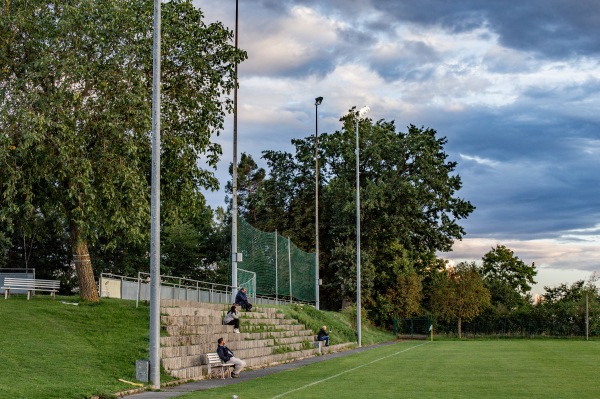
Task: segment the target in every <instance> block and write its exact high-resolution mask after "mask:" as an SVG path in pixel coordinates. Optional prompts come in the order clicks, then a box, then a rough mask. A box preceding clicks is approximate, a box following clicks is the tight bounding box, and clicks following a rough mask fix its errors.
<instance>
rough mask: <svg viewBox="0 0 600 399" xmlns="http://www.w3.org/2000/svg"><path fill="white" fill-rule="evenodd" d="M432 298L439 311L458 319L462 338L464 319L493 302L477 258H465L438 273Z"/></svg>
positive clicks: (433, 304) (459, 334) (449, 317)
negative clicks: (471, 259)
mask: <svg viewBox="0 0 600 399" xmlns="http://www.w3.org/2000/svg"><path fill="white" fill-rule="evenodd" d="M431 302H432V307H433V310H434V312H435V313H436V314H438V315H440V316H441V317H443V318H446V319H447V320H450V319H456V320H457V323H458V324H457V325H458V337H459V338H462V321H463V320H465V321H468V320H471V319H473V318H475V317H476V316H478V315H479V314H480V313H482V312H483V310H484V309H485V308H486V307H488V306H489V305H490V292H489V291H488V289H487V288H485V286H484V284H483V279H482V278H481V274H480V271H479V270H478V267H477V265H476V264H475V262H471V263H467V262H461V263H459V264H457V265H456V266H455V267H454V268H450V269H447V270H446V271H445V272H442V273H440V274H439V275H438V278H437V280H436V287H435V290H434V291H433V294H432V297H431Z"/></svg>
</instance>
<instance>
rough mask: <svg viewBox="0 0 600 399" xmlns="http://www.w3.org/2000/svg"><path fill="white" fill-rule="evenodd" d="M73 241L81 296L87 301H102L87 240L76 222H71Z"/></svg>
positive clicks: (74, 259)
mask: <svg viewBox="0 0 600 399" xmlns="http://www.w3.org/2000/svg"><path fill="white" fill-rule="evenodd" d="M71 242H72V245H73V261H74V262H75V271H76V272H77V280H79V296H80V297H81V299H83V300H86V301H90V302H95V303H97V302H100V299H99V298H98V289H97V288H96V280H95V279H94V270H93V269H92V261H91V260H90V253H89V251H88V246H87V240H85V239H84V238H82V237H81V231H80V229H79V227H78V226H76V225H75V224H74V223H72V224H71Z"/></svg>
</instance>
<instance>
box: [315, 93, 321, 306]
mask: <svg viewBox="0 0 600 399" xmlns="http://www.w3.org/2000/svg"><path fill="white" fill-rule="evenodd" d="M322 102H323V97H317V98H315V308H316V309H317V310H319V305H320V304H319V117H318V115H319V105H321V103H322Z"/></svg>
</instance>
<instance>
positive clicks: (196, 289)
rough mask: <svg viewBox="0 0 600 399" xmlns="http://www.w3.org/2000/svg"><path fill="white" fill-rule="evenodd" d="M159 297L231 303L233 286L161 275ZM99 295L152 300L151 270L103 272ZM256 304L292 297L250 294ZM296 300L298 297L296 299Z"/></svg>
mask: <svg viewBox="0 0 600 399" xmlns="http://www.w3.org/2000/svg"><path fill="white" fill-rule="evenodd" d="M160 278H161V284H160V298H161V299H182V300H186V301H192V302H209V303H230V302H231V286H230V285H224V284H217V283H210V282H206V281H198V280H192V279H186V278H182V277H173V276H161V277H160ZM99 291H100V297H102V298H118V299H128V300H135V301H136V304H139V301H150V274H149V273H144V272H139V273H138V277H137V278H135V277H126V276H119V275H116V274H112V273H102V274H101V275H100V282H99ZM250 299H251V302H252V303H253V304H256V305H284V304H288V303H289V300H284V299H276V298H270V297H266V296H261V295H254V296H251V297H250ZM294 302H297V303H298V301H294Z"/></svg>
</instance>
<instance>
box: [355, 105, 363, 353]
mask: <svg viewBox="0 0 600 399" xmlns="http://www.w3.org/2000/svg"><path fill="white" fill-rule="evenodd" d="M358 118H359V113H358V112H357V113H356V339H357V343H358V347H359V348H360V347H361V346H362V345H361V328H362V326H361V313H362V311H361V298H360V179H359V176H360V172H359V169H358V168H359V154H360V150H359V147H358Z"/></svg>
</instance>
